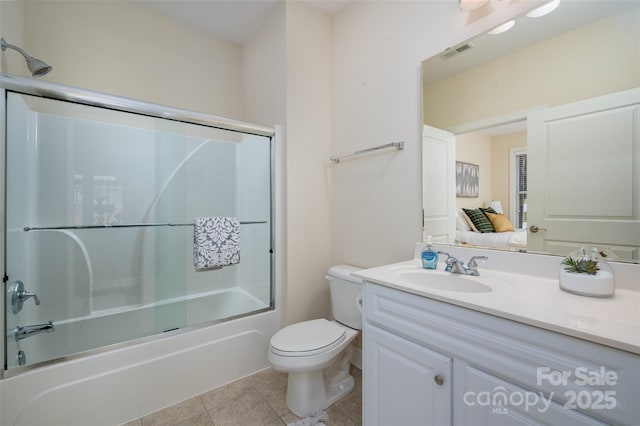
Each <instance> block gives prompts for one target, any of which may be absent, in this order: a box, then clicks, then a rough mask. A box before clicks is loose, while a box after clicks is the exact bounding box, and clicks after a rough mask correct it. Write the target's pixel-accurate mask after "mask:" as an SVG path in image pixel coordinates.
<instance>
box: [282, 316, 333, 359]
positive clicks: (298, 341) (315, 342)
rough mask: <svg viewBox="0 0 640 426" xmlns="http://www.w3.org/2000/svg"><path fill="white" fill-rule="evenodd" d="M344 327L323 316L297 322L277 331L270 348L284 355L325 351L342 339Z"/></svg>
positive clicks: (302, 354) (311, 353)
mask: <svg viewBox="0 0 640 426" xmlns="http://www.w3.org/2000/svg"><path fill="white" fill-rule="evenodd" d="M344 334H345V330H344V328H343V327H342V326H341V325H339V324H337V323H335V322H332V321H327V320H326V319H324V318H321V319H317V320H311V321H304V322H299V323H297V324H292V325H289V326H287V327H285V328H283V329H282V330H280V331H278V332H277V333H276V334H274V335H273V337H272V338H271V349H272V350H273V351H274V352H276V353H278V354H280V355H285V356H307V355H314V354H316V353H320V352H324V351H327V350H329V349H331V348H333V347H334V346H337V345H338V344H340V342H342V340H344Z"/></svg>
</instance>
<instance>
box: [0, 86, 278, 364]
mask: <svg viewBox="0 0 640 426" xmlns="http://www.w3.org/2000/svg"><path fill="white" fill-rule="evenodd" d="M2 97H3V111H2V112H3V115H4V116H5V117H4V118H3V120H4V124H5V125H4V126H3V127H4V129H5V134H4V135H3V138H4V144H3V151H4V163H5V176H4V179H5V187H4V214H5V218H4V219H5V220H4V226H5V242H4V244H5V246H4V255H5V271H4V283H5V285H4V291H5V294H4V302H5V303H4V305H5V306H4V345H3V346H4V368H3V376H5V377H10V376H11V375H13V374H18V373H20V372H22V371H25V370H27V369H33V368H34V367H36V366H40V365H43V364H51V363H52V361H58V360H66V359H70V358H77V356H78V354H95V353H96V352H100V351H104V350H106V349H112V348H114V345H115V347H119V346H122V345H127V344H130V343H131V342H140V341H144V339H155V338H158V337H159V336H160V335H161V334H162V333H171V334H175V333H180V332H181V331H184V330H191V329H193V328H195V327H202V326H203V325H211V324H213V323H215V322H221V321H225V320H229V319H235V318H239V317H242V316H248V315H252V314H257V313H262V312H265V311H268V310H272V309H273V306H274V279H273V277H274V267H273V264H274V262H273V257H274V254H273V221H272V216H273V209H272V198H273V196H272V194H273V136H274V132H273V129H269V128H263V127H259V126H253V125H249V124H245V123H238V122H234V121H227V120H224V119H219V118H216V117H211V116H207V115H204V114H196V113H189V112H186V111H182V110H177V109H173V108H167V107H161V106H158V105H153V104H148V103H144V102H139V101H134V100H131V99H123V98H118V97H114V96H109V95H103V94H100V93H96V92H88V91H83V90H79V89H74V88H70V87H67V86H60V85H57V84H52V83H45V82H39V81H35V80H32V79H21V78H17V77H12V76H7V75H3V76H2ZM196 217H212V218H213V217H232V218H237V219H238V220H239V221H240V231H239V234H240V241H239V246H240V261H239V263H237V264H233V265H229V266H224V267H222V268H216V269H207V270H204V271H199V270H196V269H195V268H194V261H193V256H194V253H193V245H194V235H193V234H194V226H193V221H194V218H196Z"/></svg>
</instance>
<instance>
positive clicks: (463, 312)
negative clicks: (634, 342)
mask: <svg viewBox="0 0 640 426" xmlns="http://www.w3.org/2000/svg"><path fill="white" fill-rule="evenodd" d="M363 305H364V311H363V312H364V324H363V424H366V425H367V426H378V425H379V426H398V425H402V426H413V425H416V426H417V425H421V426H426V425H436V426H443V425H456V426H460V425H473V426H478V425H492V426H495V425H514V424H527V425H530V424H554V425H556V424H557V425H560V424H561V425H563V426H564V425H604V424H621V425H633V424H638V423H639V422H640V407H639V405H640V401H639V400H638V393H637V391H636V389H637V383H639V380H640V356H638V355H637V354H633V353H630V352H626V351H622V350H618V349H615V348H611V347H608V346H603V345H599V344H596V343H592V342H588V341H585V340H581V339H576V338H573V337H570V336H566V335H562V334H559V333H554V332H551V331H548V330H544V329H541V328H538V327H534V326H531V325H527V324H523V323H519V322H517V321H512V320H507V319H503V318H500V317H499V316H496V315H490V314H487V313H483V312H478V311H474V310H472V309H467V308H464V307H460V306H456V305H452V304H449V303H445V302H441V301H437V300H433V299H430V298H427V297H422V296H418V295H414V294H411V293H408V292H404V291H401V290H396V289H393V288H389V287H386V286H382V285H378V284H374V283H371V282H365V284H364V303H363ZM523 310H526V306H523Z"/></svg>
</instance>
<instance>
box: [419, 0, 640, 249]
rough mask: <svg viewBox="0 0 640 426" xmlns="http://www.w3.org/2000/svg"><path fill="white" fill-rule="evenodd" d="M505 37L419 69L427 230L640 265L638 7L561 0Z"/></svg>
mask: <svg viewBox="0 0 640 426" xmlns="http://www.w3.org/2000/svg"><path fill="white" fill-rule="evenodd" d="M567 24H568V25H567ZM503 34H504V35H503ZM503 34H495V35H491V34H484V35H481V36H479V37H477V38H475V39H472V40H470V41H467V42H464V43H461V44H460V45H457V46H452V47H451V48H450V49H447V50H445V51H444V52H442V53H441V54H439V55H437V56H434V57H432V58H429V59H427V60H425V61H424V62H423V64H422V73H423V123H424V130H423V147H422V148H423V150H422V151H423V154H422V156H423V158H422V169H423V177H422V178H423V194H422V197H423V210H424V215H423V217H424V237H425V238H426V237H427V236H431V237H432V240H433V241H434V242H442V243H454V244H469V245H475V246H484V247H491V248H498V249H506V250H514V251H528V252H540V253H550V254H555V255H563V256H564V255H567V254H568V253H570V252H572V251H574V250H576V249H578V248H580V247H581V246H589V245H597V246H606V247H607V248H608V249H610V250H611V251H612V252H613V253H614V257H613V258H612V259H610V260H621V261H632V262H639V261H640V181H639V178H638V177H639V176H640V154H638V152H640V130H639V128H640V126H637V121H638V120H639V119H640V51H639V50H638V48H637V40H638V39H640V4H639V3H637V2H628V1H621V0H612V1H609V2H606V3H601V2H597V4H596V2H568V1H561V2H560V4H559V6H558V7H557V9H556V11H554V12H552V13H550V14H549V15H546V16H543V17H537V18H532V17H528V16H522V17H519V18H518V19H517V20H516V24H515V26H514V27H513V28H512V29H511V30H509V31H508V32H506V33H503ZM514 41H518V42H521V43H523V44H520V45H513V43H512V42H514ZM487 209H490V210H487Z"/></svg>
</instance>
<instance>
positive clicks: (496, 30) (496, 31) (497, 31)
mask: <svg viewBox="0 0 640 426" xmlns="http://www.w3.org/2000/svg"><path fill="white" fill-rule="evenodd" d="M515 24H516V21H514V20H513V19H512V20H511V21H507V22H505V23H504V24H502V25H498V26H497V27H495V28H494V29H492V30H491V31H489V32H488V33H487V34H491V35H496V34H502V33H504V32H506V31H509V30H510V29H511V28H512V27H513V26H514V25H515Z"/></svg>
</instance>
